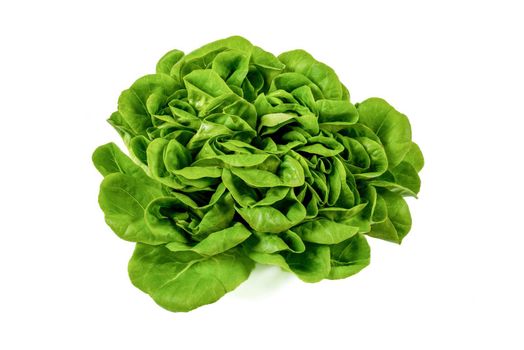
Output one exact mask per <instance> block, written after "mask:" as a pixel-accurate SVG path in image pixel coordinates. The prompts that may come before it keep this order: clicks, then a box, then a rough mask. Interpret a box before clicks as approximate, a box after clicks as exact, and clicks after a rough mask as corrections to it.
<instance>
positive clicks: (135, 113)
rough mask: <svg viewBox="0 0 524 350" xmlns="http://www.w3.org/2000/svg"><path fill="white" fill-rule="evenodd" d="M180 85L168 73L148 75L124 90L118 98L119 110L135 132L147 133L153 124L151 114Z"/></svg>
mask: <svg viewBox="0 0 524 350" xmlns="http://www.w3.org/2000/svg"><path fill="white" fill-rule="evenodd" d="M178 87H179V85H178V83H177V82H176V81H175V80H174V79H173V78H171V77H169V76H168V75H166V74H151V75H146V76H144V77H142V78H140V79H138V80H137V81H135V82H134V83H133V85H131V87H130V88H129V89H127V90H124V91H123V92H122V94H121V95H120V97H119V98H118V112H119V113H120V115H121V117H122V120H123V121H124V122H125V123H126V124H127V125H129V127H130V128H131V130H132V131H133V133H135V134H140V135H145V134H146V129H147V128H149V127H151V126H153V124H152V121H151V115H152V114H155V113H156V112H157V111H158V110H159V109H160V106H161V105H162V104H163V103H165V102H166V101H167V97H168V96H169V95H171V94H172V93H174V92H175V90H176V89H177V88H178Z"/></svg>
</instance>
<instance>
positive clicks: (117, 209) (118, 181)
mask: <svg viewBox="0 0 524 350" xmlns="http://www.w3.org/2000/svg"><path fill="white" fill-rule="evenodd" d="M161 196H162V192H161V190H160V189H158V188H156V187H152V186H148V185H146V184H144V183H143V182H140V181H139V180H137V179H136V178H134V177H132V176H130V175H126V174H121V173H113V174H110V175H107V176H106V177H105V178H104V181H102V184H101V185H100V194H99V197H98V203H99V204H100V208H101V209H102V211H103V212H104V215H105V220H106V223H107V224H108V225H109V227H111V229H112V230H113V232H115V233H116V234H117V235H118V236H119V237H120V238H122V239H124V240H126V241H132V242H142V243H147V244H161V243H166V242H170V241H172V240H177V239H179V237H180V236H179V234H178V233H176V232H170V231H156V232H152V231H151V230H150V229H149V227H148V226H147V225H146V222H145V220H144V215H145V209H146V207H147V206H148V205H149V203H150V202H152V201H153V200H155V199H156V198H159V197H161Z"/></svg>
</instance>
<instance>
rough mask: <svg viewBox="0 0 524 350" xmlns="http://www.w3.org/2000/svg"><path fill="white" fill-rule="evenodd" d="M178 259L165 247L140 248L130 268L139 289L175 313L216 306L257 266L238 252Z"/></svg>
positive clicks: (131, 261)
mask: <svg viewBox="0 0 524 350" xmlns="http://www.w3.org/2000/svg"><path fill="white" fill-rule="evenodd" d="M176 256H177V255H176V253H173V252H171V251H170V250H169V249H167V248H165V247H163V246H157V247H155V246H150V245H145V244H137V246H136V249H135V252H134V253H133V257H132V258H131V260H130V261H129V268H128V270H129V277H130V278H131V282H133V284H134V285H135V286H136V287H138V288H139V289H141V290H142V291H144V292H146V293H147V294H149V295H150V296H151V297H152V298H153V300H154V301H155V302H156V303H158V304H159V305H160V306H162V307H163V308H166V309H167V310H170V311H175V312H185V311H190V310H193V309H195V308H197V307H199V306H202V305H206V304H211V303H214V302H215V301H217V300H218V299H220V298H221V297H222V296H224V294H226V293H227V292H230V291H232V290H233V289H235V288H236V287H238V285H240V284H241V283H242V282H244V281H245V280H246V279H247V278H248V277H249V274H250V272H251V270H252V269H253V266H254V265H253V262H252V261H251V260H249V259H248V258H247V257H245V256H244V255H243V254H242V253H241V252H240V251H235V250H229V251H227V252H225V253H222V254H218V255H214V256H212V257H209V258H202V259H198V260H192V261H189V262H183V261H179V260H177V258H176Z"/></svg>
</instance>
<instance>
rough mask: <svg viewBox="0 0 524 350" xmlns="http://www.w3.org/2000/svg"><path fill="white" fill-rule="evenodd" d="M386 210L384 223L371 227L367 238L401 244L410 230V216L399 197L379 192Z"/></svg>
mask: <svg viewBox="0 0 524 350" xmlns="http://www.w3.org/2000/svg"><path fill="white" fill-rule="evenodd" d="M380 196H381V197H382V198H383V199H384V201H385V203H386V208H387V218H386V220H385V221H383V222H381V223H378V224H374V225H372V226H371V231H370V232H369V233H368V236H371V237H375V238H380V239H383V240H386V241H390V242H394V243H399V244H400V243H401V242H402V240H403V239H404V237H405V236H406V235H407V234H408V232H409V230H410V229H411V214H410V212H409V207H408V205H407V203H406V201H405V200H404V199H403V198H402V196H401V195H399V194H397V193H394V192H391V191H381V192H380Z"/></svg>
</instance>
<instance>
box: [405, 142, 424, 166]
mask: <svg viewBox="0 0 524 350" xmlns="http://www.w3.org/2000/svg"><path fill="white" fill-rule="evenodd" d="M403 161H404V162H407V163H409V164H411V166H412V167H413V168H414V169H415V170H416V171H417V173H418V172H419V171H421V170H422V168H423V167H424V156H423V155H422V152H421V151H420V148H419V147H418V145H417V144H416V143H415V142H412V143H411V147H410V148H409V151H408V153H406V156H405V157H404V159H403Z"/></svg>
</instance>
